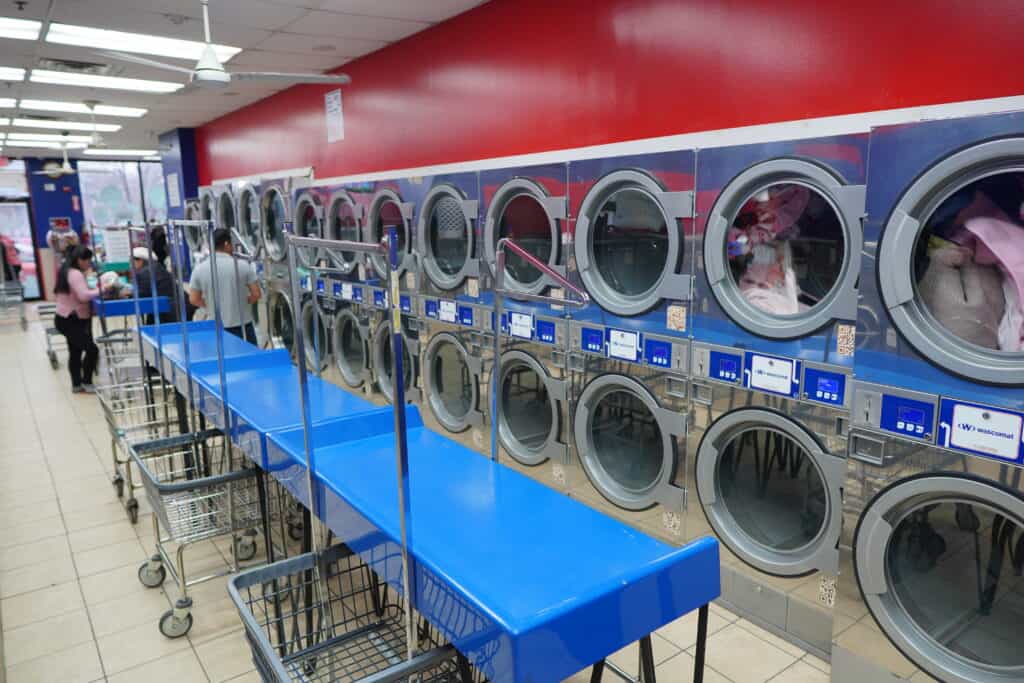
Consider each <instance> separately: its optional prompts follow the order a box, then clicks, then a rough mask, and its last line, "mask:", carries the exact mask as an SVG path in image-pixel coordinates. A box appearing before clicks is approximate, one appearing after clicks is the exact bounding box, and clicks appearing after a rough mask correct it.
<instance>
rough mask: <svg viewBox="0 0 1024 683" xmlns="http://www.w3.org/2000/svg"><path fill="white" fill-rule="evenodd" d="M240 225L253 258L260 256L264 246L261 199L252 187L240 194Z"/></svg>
mask: <svg viewBox="0 0 1024 683" xmlns="http://www.w3.org/2000/svg"><path fill="white" fill-rule="evenodd" d="M238 225H239V232H241V234H242V239H243V240H244V241H245V248H246V250H248V252H249V254H250V255H252V256H258V255H259V253H260V249H261V247H262V245H263V238H262V235H261V231H260V199H259V197H258V196H257V194H256V190H255V189H253V187H252V186H251V185H246V186H244V187H243V188H242V190H241V191H240V192H239V193H238Z"/></svg>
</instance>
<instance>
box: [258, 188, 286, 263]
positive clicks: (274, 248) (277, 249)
mask: <svg viewBox="0 0 1024 683" xmlns="http://www.w3.org/2000/svg"><path fill="white" fill-rule="evenodd" d="M260 219H261V221H260V222H261V224H262V229H263V246H264V248H265V249H266V250H267V256H269V257H270V258H271V260H273V261H277V262H281V261H283V260H285V258H287V256H288V245H287V242H286V240H285V228H284V222H285V221H286V220H288V205H287V204H286V203H285V199H284V195H283V194H282V193H281V190H280V188H277V187H271V188H270V189H269V190H267V191H266V192H264V193H263V198H262V200H261V201H260Z"/></svg>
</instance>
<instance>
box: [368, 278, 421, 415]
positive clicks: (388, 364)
mask: <svg viewBox="0 0 1024 683" xmlns="http://www.w3.org/2000/svg"><path fill="white" fill-rule="evenodd" d="M367 290H368V292H365V293H367V294H368V295H369V302H370V306H369V309H368V310H369V311H370V315H369V329H370V371H371V373H372V376H373V384H374V386H375V388H376V390H377V391H378V392H380V394H381V395H382V397H383V398H384V399H385V400H386V401H388V402H389V403H390V402H392V401H393V400H394V395H395V393H394V362H393V358H392V355H391V352H392V348H391V346H392V343H391V317H392V316H391V309H390V307H389V299H390V297H389V296H388V290H387V289H386V288H384V287H367ZM399 296H400V297H401V298H400V299H399V307H400V310H401V320H402V342H403V343H402V356H403V358H402V361H403V362H402V369H403V371H404V372H403V374H404V375H405V399H406V401H407V402H409V403H419V402H420V401H421V400H422V398H423V392H422V387H421V379H422V374H421V371H420V352H421V350H422V347H421V340H420V322H419V319H418V318H417V316H416V311H415V308H414V306H415V305H416V298H415V297H414V296H413V295H412V294H400V295H399Z"/></svg>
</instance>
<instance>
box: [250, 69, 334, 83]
mask: <svg viewBox="0 0 1024 683" xmlns="http://www.w3.org/2000/svg"><path fill="white" fill-rule="evenodd" d="M231 78H232V79H235V78H237V79H238V80H240V81H284V82H288V83H325V84H335V85H345V84H347V83H351V82H352V79H351V78H349V77H348V76H347V75H345V74H290V73H278V72H275V71H232V72H231Z"/></svg>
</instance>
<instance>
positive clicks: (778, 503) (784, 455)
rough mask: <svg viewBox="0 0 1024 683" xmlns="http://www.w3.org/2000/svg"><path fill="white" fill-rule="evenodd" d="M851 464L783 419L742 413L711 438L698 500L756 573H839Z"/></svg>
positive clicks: (699, 461)
mask: <svg viewBox="0 0 1024 683" xmlns="http://www.w3.org/2000/svg"><path fill="white" fill-rule="evenodd" d="M844 455H845V454H844ZM845 462H846V461H845V457H838V456H835V455H832V454H830V453H827V452H826V451H824V450H823V449H822V447H821V446H820V445H819V443H818V441H817V439H815V438H814V437H813V436H812V435H811V434H810V433H809V432H808V431H807V430H806V429H804V428H803V427H802V426H800V425H799V424H797V423H796V422H794V421H793V420H791V419H790V418H788V417H786V416H784V415H782V414H781V413H777V412H774V411H771V410H763V409H760V408H742V409H740V410H735V411H732V412H729V413H726V414H724V415H723V416H722V417H720V418H718V420H716V421H715V422H714V423H713V424H712V425H711V426H710V427H709V428H708V430H707V431H706V432H705V434H704V438H703V439H702V440H701V442H700V447H699V448H698V449H697V455H696V462H695V465H694V467H695V480H696V481H695V484H696V487H697V495H698V497H699V498H700V503H701V506H702V507H703V508H704V514H705V515H706V516H707V518H708V522H709V523H710V524H711V526H712V528H714V530H715V533H716V534H717V535H718V537H719V538H720V539H722V541H723V542H724V543H725V545H726V546H727V547H728V548H729V550H731V551H732V552H733V553H735V554H736V555H737V556H738V557H739V558H740V559H741V560H743V561H744V562H746V563H747V564H749V565H751V566H752V567H754V568H755V569H758V570H760V571H762V572H765V573H768V574H774V575H777V576H800V575H803V574H809V573H811V572H814V571H819V570H824V571H828V572H830V573H835V571H836V570H837V565H838V560H839V558H838V555H837V551H836V544H837V543H838V542H839V532H840V528H841V526H842V504H841V497H840V491H841V488H842V482H843V475H844V472H845Z"/></svg>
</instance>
